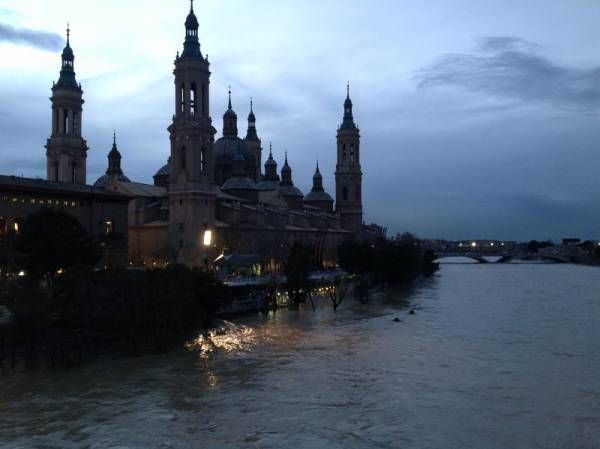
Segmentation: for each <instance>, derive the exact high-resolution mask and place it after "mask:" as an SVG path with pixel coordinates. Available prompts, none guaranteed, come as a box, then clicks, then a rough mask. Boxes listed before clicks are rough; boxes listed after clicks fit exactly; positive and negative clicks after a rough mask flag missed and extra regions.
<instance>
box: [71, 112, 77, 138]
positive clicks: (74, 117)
mask: <svg viewBox="0 0 600 449" xmlns="http://www.w3.org/2000/svg"><path fill="white" fill-rule="evenodd" d="M71 134H77V112H76V111H73V129H71Z"/></svg>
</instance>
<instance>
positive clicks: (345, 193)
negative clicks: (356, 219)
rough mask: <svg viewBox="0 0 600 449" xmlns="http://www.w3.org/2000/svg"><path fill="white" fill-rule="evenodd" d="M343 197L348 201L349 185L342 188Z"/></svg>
mask: <svg viewBox="0 0 600 449" xmlns="http://www.w3.org/2000/svg"><path fill="white" fill-rule="evenodd" d="M342 198H344V201H348V187H346V186H344V187H343V188H342Z"/></svg>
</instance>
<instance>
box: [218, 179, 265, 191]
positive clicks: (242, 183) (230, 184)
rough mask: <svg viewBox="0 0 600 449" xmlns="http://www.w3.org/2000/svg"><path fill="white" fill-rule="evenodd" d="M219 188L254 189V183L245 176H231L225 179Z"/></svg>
mask: <svg viewBox="0 0 600 449" xmlns="http://www.w3.org/2000/svg"><path fill="white" fill-rule="evenodd" d="M221 190H223V191H224V192H225V191H227V190H256V184H255V183H254V181H252V180H251V179H250V178H248V177H246V176H233V177H231V178H229V179H228V180H227V181H225V184H223V187H221Z"/></svg>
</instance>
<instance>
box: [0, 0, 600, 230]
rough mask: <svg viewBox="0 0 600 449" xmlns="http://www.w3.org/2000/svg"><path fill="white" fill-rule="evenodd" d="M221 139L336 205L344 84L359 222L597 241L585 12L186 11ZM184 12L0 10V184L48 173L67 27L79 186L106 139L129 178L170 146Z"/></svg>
mask: <svg viewBox="0 0 600 449" xmlns="http://www.w3.org/2000/svg"><path fill="white" fill-rule="evenodd" d="M195 3H196V7H195V9H196V12H197V15H198V18H199V21H200V40H201V44H202V50H203V52H204V53H205V54H206V53H208V55H209V58H210V60H211V64H212V73H213V75H212V84H211V89H212V90H211V96H212V97H211V114H212V117H213V121H214V123H215V126H216V127H217V129H219V130H220V129H221V127H222V119H221V116H222V114H223V112H224V110H225V107H226V101H227V99H226V97H227V86H228V85H231V86H232V90H233V102H234V109H235V110H236V112H237V113H238V116H239V118H240V121H241V123H240V129H241V130H243V131H244V132H245V128H246V126H245V119H246V116H247V114H248V103H249V98H250V97H253V98H254V102H255V112H256V115H257V120H258V127H259V134H260V137H261V138H262V140H263V147H268V142H269V141H272V142H273V148H274V153H275V156H276V158H277V159H279V161H281V159H282V157H283V154H284V151H285V150H286V149H287V150H288V153H289V159H290V163H291V166H292V169H293V170H294V181H295V183H296V185H297V186H299V187H300V188H301V189H303V190H304V191H307V190H309V189H310V185H311V177H312V173H313V171H314V165H315V160H316V159H317V158H318V159H319V162H320V165H321V171H322V172H323V173H324V174H325V182H326V188H327V189H328V190H329V191H330V192H333V172H334V170H335V132H336V127H337V125H338V124H339V123H340V121H341V114H342V103H343V100H344V96H345V84H346V80H350V82H351V86H352V87H351V91H352V99H353V101H354V105H355V119H356V121H357V123H358V125H359V127H360V128H361V134H362V166H363V172H364V204H365V219H366V220H367V221H369V222H370V221H375V222H377V223H380V224H384V225H386V226H388V227H389V229H390V232H392V233H394V232H396V231H406V230H407V231H412V232H415V233H416V234H418V235H419V236H422V237H444V238H453V239H460V238H503V239H530V238H538V239H542V238H554V239H557V238H561V237H565V236H578V237H582V238H600V176H598V173H599V169H600V116H599V112H600V51H598V50H599V49H600V46H599V43H600V34H599V33H598V31H597V30H598V23H600V1H597V0H569V1H555V2H550V1H547V0H502V1H498V0H493V1H492V0H477V1H476V0H427V1H422V0H402V1H399V0H373V1H364V0H362V1H361V0H304V1H300V0H253V1H252V2H249V1H247V0H226V1H225V0H197V1H196V2H195ZM188 9H189V4H188V2H187V0H172V1H168V2H167V1H164V0H143V1H142V0H128V1H127V2H125V1H122V0H119V1H117V0H103V1H102V2H99V1H92V0H78V1H75V0H53V1H52V2H48V1H42V0H26V1H24V0H0V56H1V58H2V69H1V70H0V171H1V172H2V173H11V174H18V175H20V174H23V175H25V176H39V177H43V176H45V169H44V166H45V165H44V164H45V153H44V152H45V150H44V148H43V145H44V144H45V139H46V138H47V137H48V134H49V131H50V103H49V101H48V97H49V95H50V90H49V89H50V86H51V85H52V81H54V80H56V79H57V78H58V71H59V67H60V51H61V50H62V47H63V46H64V29H65V27H66V23H67V22H70V23H71V28H72V41H71V42H72V47H73V49H74V51H75V56H76V60H75V69H76V72H77V77H78V80H79V81H80V82H81V83H82V85H83V89H84V91H85V94H84V95H85V101H86V103H85V105H84V108H85V109H84V118H83V120H84V123H83V124H84V134H85V137H86V139H87V141H88V145H89V147H90V152H89V157H88V181H90V182H93V181H94V180H95V179H96V177H97V176H99V175H100V174H101V173H102V172H103V171H104V169H105V167H106V154H107V153H108V151H109V149H110V146H111V139H112V131H113V129H116V130H117V135H118V143H119V148H120V150H121V153H122V154H123V157H124V160H123V165H124V169H125V172H126V174H127V175H128V176H129V177H130V178H132V179H135V180H137V181H141V182H151V177H152V175H153V173H154V172H155V171H156V170H157V169H158V168H159V167H160V166H161V165H162V164H164V163H165V161H166V159H167V157H168V152H169V141H168V135H167V131H166V128H167V126H168V125H169V121H170V117H171V115H172V113H173V101H172V95H173V87H172V86H173V84H172V82H173V81H172V68H173V66H172V64H173V59H174V57H175V53H176V52H177V51H178V50H180V49H181V47H182V42H183V37H184V27H183V22H184V20H185V17H186V14H187V11H188Z"/></svg>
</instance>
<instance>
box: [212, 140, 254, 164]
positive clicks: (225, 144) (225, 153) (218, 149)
mask: <svg viewBox="0 0 600 449" xmlns="http://www.w3.org/2000/svg"><path fill="white" fill-rule="evenodd" d="M213 148H214V152H215V157H216V158H220V157H233V156H234V155H236V154H237V153H238V152H239V151H238V148H239V149H240V150H241V152H242V154H243V155H244V157H245V158H246V159H248V158H249V156H251V155H250V151H249V150H248V147H247V146H246V143H245V142H244V141H243V140H242V139H240V138H239V137H232V136H225V137H221V138H220V139H217V141H216V142H215V144H214V147H213Z"/></svg>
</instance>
